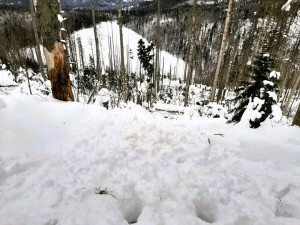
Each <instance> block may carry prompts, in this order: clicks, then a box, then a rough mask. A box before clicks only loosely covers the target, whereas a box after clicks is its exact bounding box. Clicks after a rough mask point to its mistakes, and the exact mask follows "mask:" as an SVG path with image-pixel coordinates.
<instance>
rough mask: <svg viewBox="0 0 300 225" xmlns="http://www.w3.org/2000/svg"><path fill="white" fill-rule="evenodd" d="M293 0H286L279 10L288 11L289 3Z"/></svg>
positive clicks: (289, 8)
mask: <svg viewBox="0 0 300 225" xmlns="http://www.w3.org/2000/svg"><path fill="white" fill-rule="evenodd" d="M292 1H293V0H287V2H286V3H285V4H284V5H283V6H282V7H281V10H283V11H286V12H288V11H290V10H291V3H292Z"/></svg>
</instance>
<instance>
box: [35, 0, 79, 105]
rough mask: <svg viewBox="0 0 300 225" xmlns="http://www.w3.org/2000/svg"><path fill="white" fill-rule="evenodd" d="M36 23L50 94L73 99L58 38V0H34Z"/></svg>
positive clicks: (62, 47)
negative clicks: (45, 63) (42, 48)
mask: <svg viewBox="0 0 300 225" xmlns="http://www.w3.org/2000/svg"><path fill="white" fill-rule="evenodd" d="M34 5H35V7H36V18H37V25H38V29H39V32H40V35H41V39H42V44H43V46H44V54H45V58H46V62H47V67H48V75H49V79H50V81H51V88H52V95H53V97H54V98H56V99H58V100H61V101H74V96H73V92H72V88H71V81H70V76H69V66H68V63H67V60H66V56H65V49H64V44H63V43H62V42H61V40H60V36H59V34H60V28H61V26H60V21H59V18H61V15H60V14H59V13H60V6H59V2H58V1H53V0H34Z"/></svg>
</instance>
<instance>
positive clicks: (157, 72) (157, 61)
mask: <svg viewBox="0 0 300 225" xmlns="http://www.w3.org/2000/svg"><path fill="white" fill-rule="evenodd" d="M160 18H161V14H160V0H157V20H156V26H157V27H156V58H155V79H156V80H155V83H154V90H155V98H157V92H158V91H159V81H160V79H159V77H160V57H159V56H160V55H159V54H160Z"/></svg>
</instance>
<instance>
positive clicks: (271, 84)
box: [263, 80, 275, 86]
mask: <svg viewBox="0 0 300 225" xmlns="http://www.w3.org/2000/svg"><path fill="white" fill-rule="evenodd" d="M263 83H264V85H270V86H274V85H275V84H274V83H273V82H272V81H268V80H264V81H263Z"/></svg>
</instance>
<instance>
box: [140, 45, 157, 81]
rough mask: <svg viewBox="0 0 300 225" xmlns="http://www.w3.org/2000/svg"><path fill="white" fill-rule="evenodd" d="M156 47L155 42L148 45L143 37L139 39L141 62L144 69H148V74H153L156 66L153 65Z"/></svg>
mask: <svg viewBox="0 0 300 225" xmlns="http://www.w3.org/2000/svg"><path fill="white" fill-rule="evenodd" d="M153 48H154V44H153V43H151V44H150V45H148V46H147V47H146V45H145V42H144V41H143V39H140V40H139V41H138V49H137V50H138V58H139V60H140V62H141V65H142V67H143V69H144V70H146V71H147V73H148V76H151V75H152V74H153V72H154V67H153V62H152V59H153V54H151V53H152V51H153Z"/></svg>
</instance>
